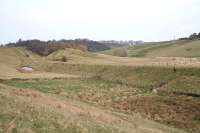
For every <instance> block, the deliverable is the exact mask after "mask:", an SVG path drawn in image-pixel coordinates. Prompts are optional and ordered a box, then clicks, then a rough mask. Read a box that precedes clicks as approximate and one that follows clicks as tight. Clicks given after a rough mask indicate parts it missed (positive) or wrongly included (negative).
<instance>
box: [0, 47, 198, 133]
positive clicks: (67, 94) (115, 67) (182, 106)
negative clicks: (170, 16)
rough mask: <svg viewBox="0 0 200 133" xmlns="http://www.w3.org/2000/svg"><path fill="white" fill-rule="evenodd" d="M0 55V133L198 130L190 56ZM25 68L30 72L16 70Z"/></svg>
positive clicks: (12, 51)
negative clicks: (30, 70) (64, 58)
mask: <svg viewBox="0 0 200 133" xmlns="http://www.w3.org/2000/svg"><path fill="white" fill-rule="evenodd" d="M166 45H167V44H166ZM183 45H184V44H183ZM152 47H153V45H152ZM169 47H171V46H166V47H165V48H166V49H168V48H169ZM148 54H149V53H148ZM0 55H1V57H0V69H1V71H0V127H1V128H0V132H2V133H4V132H20V133H23V132H24V133H27V132H28V133H29V132H30V133H32V132H52V133H54V132H58V133H62V132H63V133H64V132H70V133H71V132H72V133H77V132H81V133H82V132H84V133H90V132H92V133H93V132H96V133H110V132H111V133H112V132H113V133H115V132H127V133H130V132H133V133H134V132H135V133H147V132H148V133H160V132H163V133H184V132H186V133H187V132H188V133H198V132H199V131H200V126H199V125H200V118H199V116H200V99H199V96H200V89H199V87H200V60H199V58H198V57H196V56H195V57H193V58H185V57H184V56H181V57H159V56H158V57H157V56H155V57H154V56H149V57H145V58H136V57H116V56H112V55H105V54H102V53H91V52H83V51H80V50H74V49H70V48H66V49H63V50H59V51H56V52H54V53H52V54H50V55H48V56H39V55H37V54H35V53H32V52H30V51H28V50H26V49H25V48H0ZM63 57H66V60H65V61H62V59H63ZM25 66H26V67H30V68H32V69H33V71H32V72H22V71H20V70H21V69H22V68H23V67H25Z"/></svg>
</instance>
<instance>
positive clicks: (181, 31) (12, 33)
mask: <svg viewBox="0 0 200 133" xmlns="http://www.w3.org/2000/svg"><path fill="white" fill-rule="evenodd" d="M193 32H200V0H0V43H6V42H12V41H16V40H18V39H19V38H22V39H23V40H26V39H41V40H51V39H62V38H66V39H74V38H89V39H94V40H109V39H115V40H144V41H160V40H170V39H173V38H174V37H182V36H188V35H189V34H191V33H193Z"/></svg>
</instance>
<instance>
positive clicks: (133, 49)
mask: <svg viewBox="0 0 200 133" xmlns="http://www.w3.org/2000/svg"><path fill="white" fill-rule="evenodd" d="M117 49H120V48H117ZM117 49H112V50H107V51H103V52H102V53H104V54H109V55H115V56H117V54H116V52H115V51H116V50H117ZM125 49H126V50H127V53H128V56H129V57H199V56H200V54H199V52H198V51H199V49H200V41H199V40H196V41H189V40H187V41H184V40H182V41H169V42H155V43H154V42H152V43H144V44H141V45H134V46H127V47H125Z"/></svg>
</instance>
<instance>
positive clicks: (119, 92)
mask: <svg viewBox="0 0 200 133" xmlns="http://www.w3.org/2000/svg"><path fill="white" fill-rule="evenodd" d="M54 67H56V66H54ZM57 67H58V66H57ZM58 70H62V72H66V73H76V72H77V73H82V74H83V77H82V78H80V79H79V78H78V79H54V80H25V81H21V80H10V81H3V83H4V84H7V85H11V86H15V87H19V88H30V89H34V90H38V91H41V92H43V93H50V94H56V95H59V96H65V97H68V98H72V99H76V100H81V101H84V102H89V103H93V104H96V105H100V106H103V107H106V108H110V107H111V108H112V109H115V110H118V111H122V112H125V113H128V114H132V113H140V114H142V115H143V117H146V118H148V119H150V120H155V121H158V122H160V123H164V124H167V125H170V126H175V127H177V128H180V129H185V130H187V131H191V132H196V133H197V132H198V131H199V130H200V127H199V124H200V123H199V121H198V119H199V118H198V117H199V116H200V111H199V110H200V108H199V107H200V102H199V98H195V97H188V95H187V93H188V94H197V95H199V96H200V91H199V87H200V86H199V81H200V73H199V69H198V68H177V71H176V72H174V71H173V68H166V67H125V66H121V67H120V66H116V67H113V66H85V65H81V66H80V65H73V66H69V65H66V66H65V67H64V69H63V68H61V69H58ZM52 71H54V70H52ZM84 73H85V75H91V76H90V77H84ZM86 73H87V74H86ZM194 79H195V80H194ZM181 82H184V83H183V84H182V83H181ZM154 89H155V90H157V92H156V93H155V92H154ZM174 92H184V93H185V94H183V95H177V93H174ZM152 103H153V104H152ZM188 114H192V115H188Z"/></svg>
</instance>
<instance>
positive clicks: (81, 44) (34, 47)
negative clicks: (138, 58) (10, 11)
mask: <svg viewBox="0 0 200 133" xmlns="http://www.w3.org/2000/svg"><path fill="white" fill-rule="evenodd" d="M6 46H8V47H11V46H12V47H13V46H14V47H26V48H27V49H29V50H31V51H33V52H35V53H37V54H39V55H43V56H47V55H49V54H50V53H53V52H55V51H57V50H60V49H64V48H74V49H79V50H82V51H92V52H97V51H103V50H107V49H110V46H109V44H104V43H99V42H97V41H91V40H87V39H75V40H64V39H63V40H60V41H55V40H53V41H40V40H27V41H22V40H21V39H20V40H19V41H18V42H16V43H9V44H7V45H6Z"/></svg>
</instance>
